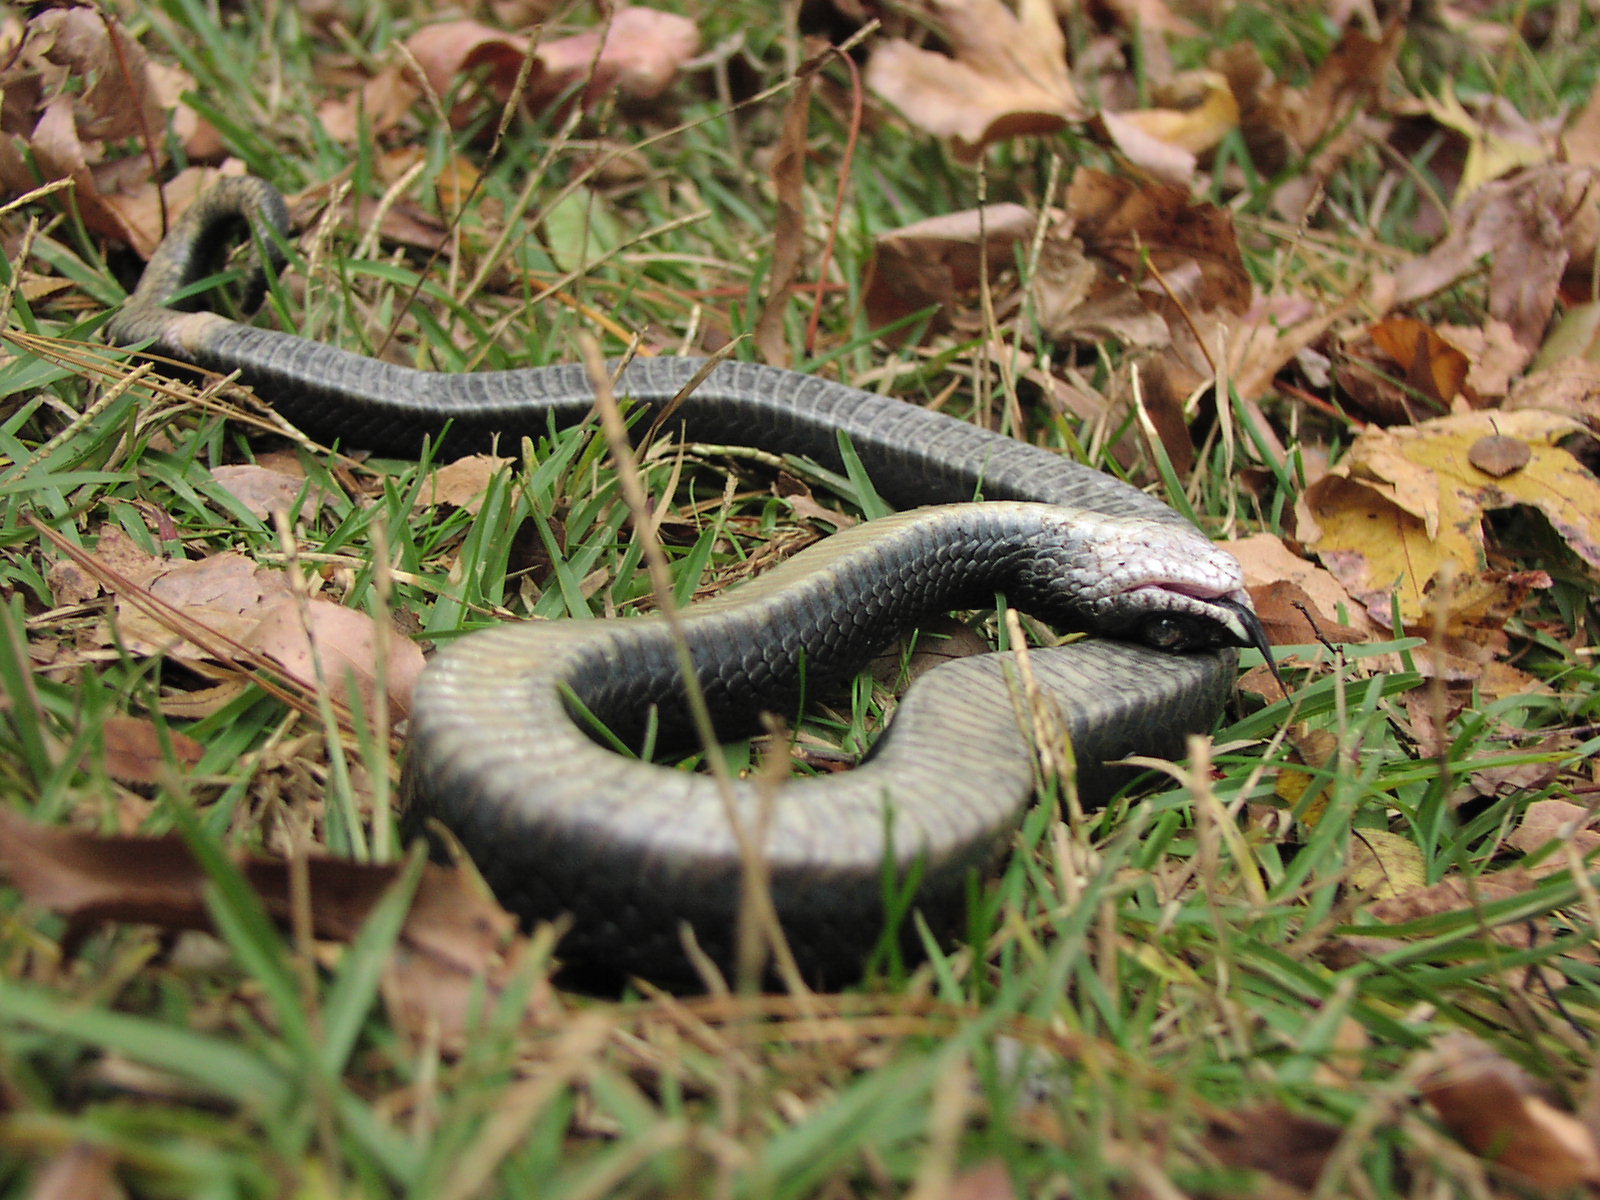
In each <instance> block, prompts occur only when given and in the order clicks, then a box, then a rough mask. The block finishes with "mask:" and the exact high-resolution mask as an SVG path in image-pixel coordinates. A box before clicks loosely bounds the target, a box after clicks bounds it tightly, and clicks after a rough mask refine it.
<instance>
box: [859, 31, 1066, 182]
mask: <svg viewBox="0 0 1600 1200" xmlns="http://www.w3.org/2000/svg"><path fill="white" fill-rule="evenodd" d="M928 10H929V12H930V13H931V14H932V16H933V18H934V20H935V22H936V23H937V24H938V26H939V28H940V29H941V31H942V32H943V34H944V37H945V41H946V43H947V44H948V45H949V46H950V50H951V52H950V54H939V53H936V52H934V51H932V50H924V49H923V48H922V47H920V46H915V45H913V44H912V43H910V42H908V41H905V40H904V39H901V38H894V39H891V40H889V41H886V42H884V43H883V44H882V45H881V46H879V47H878V48H877V49H876V50H875V51H874V52H873V55H872V60H871V62H869V63H868V64H867V86H868V87H870V88H871V89H872V90H873V91H875V92H876V93H878V95H880V96H882V97H883V98H884V99H885V100H887V101H888V102H889V103H890V104H893V105H894V106H895V107H896V108H898V109H899V110H900V111H901V112H902V113H904V114H905V115H906V117H907V118H909V119H910V120H911V121H913V122H915V123H916V124H918V125H921V126H922V127H923V128H924V129H926V130H928V131H929V132H930V133H935V134H938V135H940V136H942V137H948V138H950V139H951V140H952V141H953V142H954V144H955V149H956V153H957V155H958V156H960V157H964V158H968V159H972V158H976V157H977V155H978V154H979V153H981V152H982V150H983V148H984V147H985V146H987V145H989V144H990V143H991V142H997V141H1000V140H1001V139H1003V138H1008V137H1017V136H1019V135H1022V134H1030V133H1054V132H1056V131H1057V130H1059V129H1063V128H1065V127H1066V126H1067V125H1069V124H1073V123H1075V122H1079V121H1083V120H1085V119H1086V118H1087V117H1088V115H1089V113H1088V110H1087V109H1086V108H1085V107H1084V106H1083V103H1082V102H1081V101H1080V100H1079V99H1078V94H1077V91H1076V90H1075V89H1074V88H1073V86H1072V80H1071V78H1070V77H1069V75H1068V73H1067V47H1066V39H1065V38H1063V37H1062V36H1061V28H1060V26H1059V25H1057V23H1056V15H1055V9H1054V8H1053V7H1052V5H1051V4H1050V0H1018V3H1017V11H1016V12H1015V13H1013V12H1012V11H1011V10H1010V9H1008V8H1007V7H1006V6H1005V5H1004V4H1002V3H1001V2H1000V0H929V3H928Z"/></svg>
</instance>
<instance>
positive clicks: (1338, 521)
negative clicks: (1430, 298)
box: [1296, 410, 1600, 632]
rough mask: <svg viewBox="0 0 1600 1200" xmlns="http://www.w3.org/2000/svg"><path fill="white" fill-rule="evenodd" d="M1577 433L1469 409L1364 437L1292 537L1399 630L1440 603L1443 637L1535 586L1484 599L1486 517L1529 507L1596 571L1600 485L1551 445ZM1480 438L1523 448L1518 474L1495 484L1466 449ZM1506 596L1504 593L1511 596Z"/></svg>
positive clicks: (1560, 422) (1563, 424)
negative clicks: (1394, 608)
mask: <svg viewBox="0 0 1600 1200" xmlns="http://www.w3.org/2000/svg"><path fill="white" fill-rule="evenodd" d="M1576 428H1577V426H1576V425H1575V424H1574V423H1573V422H1572V421H1570V420H1568V419H1567V418H1564V417H1559V416H1555V415H1552V414H1549V413H1540V412H1536V411H1531V410H1529V411H1522V412H1500V413H1467V414H1463V415H1460V416H1453V417H1443V418H1440V419H1439V420H1436V421H1428V422H1426V423H1424V424H1422V425H1417V426H1413V427H1411V428H1404V429H1394V430H1383V429H1369V430H1367V431H1366V432H1364V433H1362V434H1361V435H1360V436H1359V437H1358V438H1357V439H1356V441H1355V443H1354V445H1352V446H1351V448H1350V452H1349V454H1347V455H1346V456H1345V458H1344V460H1343V461H1342V462H1340V463H1339V465H1338V466H1336V467H1334V468H1333V469H1332V470H1330V471H1329V472H1328V474H1327V475H1325V476H1324V477H1323V478H1322V479H1319V480H1318V481H1317V482H1316V483H1314V484H1313V485H1312V486H1311V487H1310V488H1308V489H1307V490H1306V493H1305V495H1304V496H1303V497H1302V498H1301V500H1300V503H1299V505H1298V506H1297V508H1296V516H1297V518H1298V520H1299V529H1300V533H1301V536H1302V537H1303V538H1304V539H1305V542H1306V546H1307V548H1308V549H1310V550H1312V551H1313V552H1314V553H1315V554H1316V555H1317V556H1318V557H1319V558H1320V559H1321V560H1322V562H1323V564H1324V565H1325V566H1326V567H1327V568H1328V569H1329V570H1330V571H1332V572H1333V574H1334V575H1335V576H1337V577H1338V579H1339V581H1340V582H1341V583H1343V584H1344V585H1345V587H1346V588H1348V589H1349V591H1350V594H1351V595H1352V596H1354V597H1355V598H1356V599H1357V600H1359V601H1360V602H1361V603H1362V604H1364V605H1365V606H1366V608H1367V611H1368V613H1369V614H1370V615H1371V616H1372V618H1373V619H1374V620H1375V621H1377V622H1378V624H1380V625H1382V626H1384V627H1385V628H1387V627H1388V625H1389V623H1390V619H1391V616H1390V614H1391V597H1395V598H1397V599H1398V601H1399V609H1400V616H1401V619H1402V621H1403V622H1405V623H1406V624H1408V625H1409V624H1412V623H1421V622H1424V621H1426V620H1427V619H1428V618H1429V615H1430V612H1431V611H1432V610H1431V608H1430V606H1431V605H1432V604H1434V603H1436V602H1437V603H1441V604H1443V605H1444V611H1445V615H1446V618H1447V632H1448V631H1450V629H1451V628H1459V627H1461V625H1462V623H1463V622H1465V621H1466V620H1468V619H1469V618H1470V617H1471V615H1472V614H1473V612H1474V610H1475V609H1478V608H1484V607H1493V600H1492V595H1493V593H1495V592H1499V593H1502V594H1510V591H1514V590H1515V588H1516V587H1520V586H1523V584H1524V583H1527V584H1532V583H1535V582H1536V581H1535V580H1531V579H1528V580H1520V581H1519V580H1511V579H1503V580H1501V581H1500V582H1499V583H1497V584H1492V585H1491V586H1490V588H1489V591H1488V592H1487V593H1485V592H1484V590H1483V587H1482V586H1480V585H1482V584H1485V583H1486V582H1489V581H1488V580H1487V577H1486V576H1485V573H1484V571H1483V566H1484V534H1483V515H1484V514H1485V513H1486V512H1488V511H1490V510H1493V509H1499V508H1509V507H1512V506H1514V505H1519V504H1521V505H1527V506H1530V507H1533V508H1537V509H1538V510H1539V511H1540V512H1542V513H1543V514H1544V515H1545V517H1546V518H1547V519H1548V520H1549V521H1550V524H1551V525H1552V526H1553V527H1554V528H1555V530H1556V532H1557V533H1559V534H1560V535H1561V537H1562V538H1563V539H1564V540H1565V541H1566V542H1567V544H1568V545H1569V546H1570V547H1571V548H1572V550H1573V551H1574V552H1575V553H1576V554H1577V556H1578V557H1579V558H1580V559H1581V560H1582V561H1583V562H1584V563H1586V564H1587V565H1588V566H1589V567H1590V568H1591V569H1592V570H1595V571H1596V572H1597V573H1600V483H1597V482H1596V481H1595V479H1594V477H1593V476H1591V475H1590V474H1589V473H1588V472H1587V471H1586V470H1584V468H1583V467H1582V466H1581V465H1580V464H1579V462H1578V460H1577V459H1575V458H1574V457H1573V456H1572V455H1571V454H1569V453H1568V452H1567V451H1566V450H1563V449H1562V448H1561V447H1560V446H1558V445H1557V444H1556V443H1557V441H1558V440H1559V439H1561V438H1563V437H1565V436H1567V435H1568V434H1570V433H1572V432H1574V430H1575V429H1576ZM1489 436H1505V437H1513V438H1517V439H1519V440H1521V441H1523V442H1525V443H1526V444H1527V445H1528V449H1529V462H1528V464H1527V465H1526V466H1525V467H1523V468H1522V469H1521V470H1519V471H1516V472H1515V473H1512V474H1509V475H1506V476H1504V477H1501V478H1494V477H1492V476H1490V475H1487V474H1485V473H1484V472H1482V471H1480V470H1479V469H1478V468H1477V467H1475V466H1473V465H1472V463H1471V462H1470V460H1469V457H1468V455H1469V452H1470V448H1471V447H1472V446H1473V445H1474V444H1475V443H1476V442H1477V441H1478V440H1479V439H1480V438H1484V437H1489ZM1508 589H1509V590H1508Z"/></svg>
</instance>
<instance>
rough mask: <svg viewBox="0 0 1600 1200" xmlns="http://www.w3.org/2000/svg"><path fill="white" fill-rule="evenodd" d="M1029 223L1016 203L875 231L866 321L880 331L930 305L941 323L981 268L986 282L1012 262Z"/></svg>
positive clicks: (975, 280)
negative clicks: (880, 232) (1015, 249)
mask: <svg viewBox="0 0 1600 1200" xmlns="http://www.w3.org/2000/svg"><path fill="white" fill-rule="evenodd" d="M1035 226H1036V222H1035V218H1034V215H1033V214H1032V213H1031V212H1029V211H1028V210H1027V209H1026V208H1023V207H1022V205H1020V204H991V205H988V206H987V207H985V208H981V209H976V208H974V209H967V210H966V211H964V212H957V213H949V214H946V215H945V216H941V217H930V218H929V219H928V220H926V221H918V222H917V223H916V224H914V225H906V226H904V227H902V228H900V229H895V230H891V231H890V232H888V233H883V234H879V235H878V236H877V238H876V239H874V246H873V256H872V263H871V265H870V266H869V267H868V268H867V286H866V295H865V303H866V309H867V319H868V320H869V321H870V322H871V323H872V325H873V326H874V327H875V328H880V329H881V328H883V327H884V326H886V325H891V324H893V323H894V322H896V321H900V320H904V319H905V318H906V317H909V316H910V315H911V314H913V313H917V312H921V311H922V310H924V309H928V308H936V309H938V313H937V314H936V316H935V322H936V324H943V323H947V322H948V321H949V319H950V316H951V315H952V313H953V312H954V309H955V304H956V301H957V299H958V298H960V297H961V296H963V295H965V294H966V293H968V292H969V291H970V290H972V289H973V288H975V287H977V286H978V284H979V283H980V282H981V281H982V280H983V278H984V272H985V271H987V272H988V276H989V278H990V279H991V280H992V279H994V278H996V277H998V275H999V274H1000V272H1002V271H1004V270H1006V269H1007V268H1009V267H1011V266H1012V265H1013V264H1014V263H1015V262H1016V257H1015V253H1014V247H1016V246H1017V245H1018V244H1019V243H1021V242H1026V241H1027V240H1028V239H1030V238H1032V237H1033V234H1034V229H1035Z"/></svg>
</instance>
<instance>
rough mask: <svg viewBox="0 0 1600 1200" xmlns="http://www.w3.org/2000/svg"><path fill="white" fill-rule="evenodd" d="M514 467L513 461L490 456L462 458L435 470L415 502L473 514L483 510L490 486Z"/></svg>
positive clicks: (514, 461)
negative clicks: (503, 472)
mask: <svg viewBox="0 0 1600 1200" xmlns="http://www.w3.org/2000/svg"><path fill="white" fill-rule="evenodd" d="M515 463H516V459H514V458H504V457H501V456H499V455H494V454H469V455H466V456H465V457H463V458H458V459H456V461H455V462H453V463H449V464H447V465H445V466H442V467H436V468H435V469H434V470H433V472H432V473H431V474H430V475H429V476H428V480H427V482H426V483H425V484H423V486H422V490H421V495H420V497H419V499H421V502H422V503H425V504H448V505H450V506H452V507H453V508H460V509H465V510H466V511H467V512H469V513H475V512H477V511H478V510H479V509H481V508H482V507H483V497H484V493H485V492H487V491H488V490H489V484H490V482H491V481H492V480H493V479H494V478H495V476H497V475H499V474H500V473H501V472H502V471H504V470H506V468H508V467H510V466H513V465H514V464H515Z"/></svg>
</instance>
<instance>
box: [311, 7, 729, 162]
mask: <svg viewBox="0 0 1600 1200" xmlns="http://www.w3.org/2000/svg"><path fill="white" fill-rule="evenodd" d="M699 44H700V34H699V31H698V30H697V29H696V28H695V25H694V23H693V22H692V21H690V20H689V19H688V18H686V17H681V16H678V15H676V14H674V13H665V12H659V11H657V10H656V9H652V8H643V7H639V6H628V7H619V8H617V9H615V10H613V12H612V14H611V18H610V20H609V21H608V22H607V23H606V24H605V25H604V26H603V27H601V28H599V29H592V30H589V31H588V32H586V33H579V34H574V35H572V36H570V37H561V38H545V37H542V36H541V37H537V38H535V37H529V36H526V35H523V34H509V33H505V32H503V31H502V30H499V29H495V28H492V27H491V26H488V25H483V24H480V23H479V22H477V21H469V20H455V21H441V22H439V23H437V24H434V25H429V26H427V27H426V28H424V29H421V30H419V31H417V32H416V33H414V34H412V35H411V37H409V38H408V39H406V44H405V45H406V54H405V56H404V60H403V61H401V62H397V63H395V64H393V65H391V66H389V67H386V68H384V69H383V70H382V71H380V72H379V73H378V74H377V75H376V76H374V77H373V78H372V79H371V80H369V81H368V82H367V84H366V86H365V87H364V88H363V89H362V90H361V92H360V93H359V94H358V95H355V96H351V97H348V98H346V99H344V100H339V101H334V102H332V103H330V104H327V105H325V106H323V108H322V109H321V111H320V113H319V115H320V117H321V119H322V123H323V127H324V128H325V129H326V130H327V132H328V135H329V136H330V137H332V138H334V139H335V140H337V141H351V140H353V139H354V138H355V137H356V136H357V135H358V134H360V133H362V132H363V131H365V132H366V133H368V134H369V135H370V134H376V133H382V132H384V131H385V130H387V129H390V128H392V127H393V126H395V125H397V124H399V122H400V121H401V120H402V119H403V118H404V117H405V115H406V114H407V113H408V112H409V111H410V110H411V107H412V105H413V104H415V103H416V102H417V101H418V100H419V99H420V98H421V97H422V95H423V94H424V88H426V90H427V92H428V93H429V94H431V95H433V96H436V97H444V96H449V95H452V94H453V93H454V92H455V91H456V85H457V83H458V81H459V80H460V78H461V77H462V75H464V74H465V73H467V72H471V71H475V70H480V69H481V70H483V71H485V72H486V83H487V86H488V88H489V91H490V95H491V98H492V100H493V102H494V103H495V104H496V105H504V104H506V103H507V102H508V101H510V100H511V98H512V90H513V88H515V86H516V84H517V79H518V76H519V75H520V74H521V72H522V66H523V63H524V61H525V60H527V59H528V58H530V57H531V58H532V60H533V62H532V67H531V69H530V70H529V73H528V77H527V80H526V89H525V91H524V92H523V94H522V96H521V97H520V101H521V104H522V107H523V108H524V109H525V110H526V111H528V112H539V111H541V110H543V109H545V108H547V107H548V106H549V105H550V104H552V103H553V102H554V101H556V100H557V99H559V98H561V97H562V96H565V95H567V94H568V93H570V92H572V91H573V90H574V89H576V88H578V86H579V85H580V84H582V85H583V87H582V91H581V95H580V96H579V102H580V103H582V104H584V105H586V106H587V105H589V104H592V103H594V102H595V101H596V100H597V99H599V98H600V97H602V96H605V95H609V94H611V93H620V94H622V95H624V96H627V97H629V98H631V99H635V100H650V99H654V98H655V97H656V96H659V95H660V94H661V93H662V92H663V91H665V90H666V88H667V87H668V86H669V85H670V84H671V83H672V81H673V80H674V79H675V78H676V77H677V73H678V71H679V69H680V68H681V67H682V66H683V64H684V63H685V62H687V61H688V60H689V59H690V58H691V57H692V56H693V55H694V53H695V51H696V50H697V49H698V48H699ZM412 63H415V64H416V66H417V67H419V68H420V69H421V71H422V79H421V81H420V82H419V81H418V80H417V79H416V77H415V76H414V75H413V73H412V66H411V64H412ZM480 111H481V110H480V108H479V107H478V106H474V105H465V106H463V107H462V108H460V109H458V110H457V111H456V112H455V113H453V114H452V119H453V120H455V121H457V122H458V123H459V124H465V123H467V122H470V121H472V120H474V119H476V118H477V116H478V115H479V114H480Z"/></svg>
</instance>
